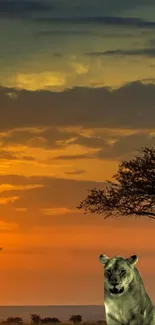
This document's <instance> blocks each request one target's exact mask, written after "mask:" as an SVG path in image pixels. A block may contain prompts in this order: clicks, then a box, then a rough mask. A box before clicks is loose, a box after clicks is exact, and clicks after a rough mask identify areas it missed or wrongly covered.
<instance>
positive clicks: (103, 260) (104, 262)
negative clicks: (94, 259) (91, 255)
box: [99, 254, 109, 264]
mask: <svg viewBox="0 0 155 325" xmlns="http://www.w3.org/2000/svg"><path fill="white" fill-rule="evenodd" d="M99 260H100V262H101V263H102V264H106V263H107V262H108V260H109V257H108V256H107V255H103V254H101V255H100V257H99Z"/></svg>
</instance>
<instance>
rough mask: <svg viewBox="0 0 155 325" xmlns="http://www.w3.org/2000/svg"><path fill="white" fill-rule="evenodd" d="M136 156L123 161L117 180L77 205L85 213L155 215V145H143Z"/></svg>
mask: <svg viewBox="0 0 155 325" xmlns="http://www.w3.org/2000/svg"><path fill="white" fill-rule="evenodd" d="M138 151H139V153H140V154H139V155H137V156H136V157H135V158H134V159H131V160H128V161H122V163H120V165H119V168H118V172H117V174H115V175H114V176H113V178H114V179H115V181H114V182H111V181H106V182H105V188H104V189H102V190H100V189H97V188H94V189H92V190H87V191H89V192H90V193H89V194H88V196H87V197H86V198H85V199H84V200H83V201H82V202H81V203H80V205H79V206H77V208H78V209H84V210H85V212H84V213H85V214H86V213H89V212H90V213H96V214H103V215H104V218H108V217H110V216H119V215H126V216H133V215H134V216H137V217H138V216H147V217H149V218H152V219H155V148H147V147H142V148H141V149H139V150H138Z"/></svg>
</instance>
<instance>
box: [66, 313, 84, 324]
mask: <svg viewBox="0 0 155 325" xmlns="http://www.w3.org/2000/svg"><path fill="white" fill-rule="evenodd" d="M69 322H73V323H75V324H76V323H81V322H82V316H81V315H72V316H71V317H70V319H69Z"/></svg>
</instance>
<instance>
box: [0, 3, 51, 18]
mask: <svg viewBox="0 0 155 325" xmlns="http://www.w3.org/2000/svg"><path fill="white" fill-rule="evenodd" d="M48 10H49V6H48V5H47V1H45V0H44V2H42V1H39V0H37V1H36V0H0V14H1V16H3V17H9V18H26V17H29V16H30V15H32V14H33V13H37V12H38V13H43V12H45V11H48Z"/></svg>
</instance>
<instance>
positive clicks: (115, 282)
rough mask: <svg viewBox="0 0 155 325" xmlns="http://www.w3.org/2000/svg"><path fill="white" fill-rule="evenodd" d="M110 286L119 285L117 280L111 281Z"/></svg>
mask: <svg viewBox="0 0 155 325" xmlns="http://www.w3.org/2000/svg"><path fill="white" fill-rule="evenodd" d="M111 284H112V285H114V286H117V285H118V284H119V282H118V280H117V279H115V278H114V279H111Z"/></svg>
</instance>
